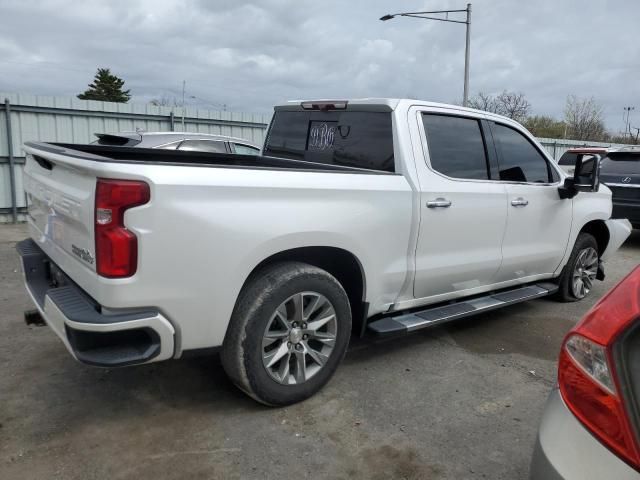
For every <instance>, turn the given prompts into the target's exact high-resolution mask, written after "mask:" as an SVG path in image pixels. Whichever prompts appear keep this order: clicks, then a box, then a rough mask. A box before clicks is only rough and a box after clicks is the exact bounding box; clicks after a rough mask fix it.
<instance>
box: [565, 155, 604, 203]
mask: <svg viewBox="0 0 640 480" xmlns="http://www.w3.org/2000/svg"><path fill="white" fill-rule="evenodd" d="M586 156H588V158H587V159H585V158H584V157H585V154H579V155H578V157H577V159H576V166H575V169H574V171H573V178H566V179H565V180H564V185H563V186H562V187H560V188H559V189H558V190H559V192H560V198H573V197H575V196H576V195H577V194H578V192H597V191H598V189H599V188H600V155H595V154H587V155H586Z"/></svg>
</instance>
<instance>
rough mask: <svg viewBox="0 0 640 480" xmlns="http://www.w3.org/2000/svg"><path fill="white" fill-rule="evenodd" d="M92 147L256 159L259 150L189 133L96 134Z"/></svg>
mask: <svg viewBox="0 0 640 480" xmlns="http://www.w3.org/2000/svg"><path fill="white" fill-rule="evenodd" d="M94 135H95V136H96V137H98V139H97V140H95V141H94V142H92V145H104V146H111V147H136V148H161V149H164V150H182V151H187V152H209V153H236V154H239V155H259V154H260V146H259V145H256V144H255V143H252V142H249V141H247V140H244V139H242V138H236V137H229V136H226V135H212V134H208V133H190V132H120V133H95V134H94Z"/></svg>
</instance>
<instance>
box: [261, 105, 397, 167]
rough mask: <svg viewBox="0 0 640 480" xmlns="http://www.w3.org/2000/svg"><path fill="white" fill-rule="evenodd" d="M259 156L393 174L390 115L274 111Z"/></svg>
mask: <svg viewBox="0 0 640 480" xmlns="http://www.w3.org/2000/svg"><path fill="white" fill-rule="evenodd" d="M263 154H264V155H267V156H272V157H281V158H291V159H295V160H304V161H307V162H313V163H322V164H333V165H343V166H349V167H357V168H365V169H369V170H380V171H385V172H393V171H395V165H394V157H393V132H392V127H391V113H390V112H351V111H341V112H339V111H329V112H318V111H313V112H295V111H286V110H284V111H276V112H275V114H274V118H273V121H272V122H271V127H270V129H269V134H268V137H267V141H266V142H265V147H264V150H263Z"/></svg>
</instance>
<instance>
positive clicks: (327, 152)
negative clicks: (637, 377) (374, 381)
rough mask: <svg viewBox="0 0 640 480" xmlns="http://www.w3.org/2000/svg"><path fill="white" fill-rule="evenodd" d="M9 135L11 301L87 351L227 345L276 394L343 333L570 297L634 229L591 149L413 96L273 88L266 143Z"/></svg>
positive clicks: (239, 375)
mask: <svg viewBox="0 0 640 480" xmlns="http://www.w3.org/2000/svg"><path fill="white" fill-rule="evenodd" d="M24 148H25V150H26V152H27V160H26V167H25V171H24V185H25V189H26V191H27V192H28V198H29V204H30V207H29V228H30V237H31V238H29V239H27V240H25V241H23V242H21V243H19V244H18V247H17V248H18V251H19V254H20V255H21V257H22V262H23V267H24V272H25V280H26V286H27V290H28V292H29V294H30V295H31V297H32V299H33V302H34V303H35V305H36V306H37V311H34V312H32V313H31V314H30V315H27V316H26V319H27V320H30V321H33V320H34V318H38V319H40V317H41V318H43V319H44V320H45V321H46V323H47V324H48V325H50V327H51V328H52V329H53V330H54V331H55V333H56V334H57V335H58V336H59V337H60V338H61V339H62V341H63V342H64V344H65V346H66V347H67V349H68V350H69V352H70V353H71V354H72V355H73V356H74V357H75V358H76V359H78V360H79V361H81V362H84V363H87V364H91V365H97V366H104V367H112V366H122V365H132V364H141V363H148V362H155V361H160V360H167V359H170V358H174V359H175V358H180V357H182V356H184V355H186V354H188V353H194V352H202V351H209V350H212V349H215V348H221V357H222V363H223V365H224V368H225V370H226V372H227V373H228V375H229V376H230V377H231V379H232V380H233V381H234V383H235V384H236V385H238V387H240V388H241V389H242V390H243V391H245V392H246V393H248V394H249V395H251V396H252V397H253V398H255V399H256V400H258V401H260V402H263V403H265V404H269V405H286V404H290V403H293V402H297V401H300V400H303V399H305V398H307V397H309V396H311V395H312V394H314V393H315V392H316V391H318V390H319V389H320V388H321V387H322V386H323V385H324V384H325V383H326V382H327V381H328V380H329V378H330V377H331V376H332V374H333V373H334V372H335V370H336V368H337V366H338V364H339V363H340V361H341V359H342V358H343V356H344V354H345V351H346V349H347V345H348V343H349V338H350V336H351V335H352V334H357V335H360V334H363V333H364V332H366V331H369V332H373V333H376V334H380V335H385V334H399V333H405V332H410V331H413V330H416V329H420V328H424V327H430V326H433V325H438V324H440V323H442V322H446V321H451V320H455V319H458V318H462V317H465V316H469V315H473V314H476V313H479V312H484V311H487V310H491V309H495V308H500V307H504V306H507V305H511V304H513V303H515V302H519V301H523V300H527V299H532V298H536V297H541V296H544V295H550V294H555V295H556V296H557V297H558V298H559V299H561V300H563V301H574V300H579V299H581V298H583V297H584V296H586V295H587V294H588V293H589V291H590V289H591V286H592V283H593V281H594V280H595V279H596V278H600V279H602V278H603V275H604V273H603V267H602V261H604V260H606V259H607V257H609V256H611V255H612V254H613V253H614V252H615V251H616V249H618V247H619V246H620V245H621V244H622V242H623V241H624V240H625V239H626V238H627V236H628V235H629V233H630V231H631V226H630V224H629V222H627V221H626V220H611V219H610V216H611V208H612V207H611V192H610V191H609V189H608V188H607V187H605V186H600V185H598V169H597V168H595V169H594V168H593V165H591V168H589V166H588V165H587V162H585V163H584V164H580V161H579V162H578V165H577V166H576V176H575V178H568V177H567V175H566V174H565V173H564V172H563V171H562V170H561V169H560V168H559V167H558V166H557V164H556V163H555V162H554V161H553V160H552V159H551V158H550V157H549V156H548V155H547V153H545V151H544V149H543V148H542V147H541V146H540V145H539V144H538V142H537V141H536V140H535V139H534V138H533V137H532V136H531V135H530V134H529V133H528V132H527V131H526V130H525V129H524V128H523V127H522V126H521V125H519V124H518V123H516V122H514V121H511V120H509V119H507V118H504V117H501V116H497V115H493V114H489V113H486V112H481V111H477V110H471V109H467V108H462V107H458V106H452V105H443V104H436V103H428V102H422V101H416V100H396V99H364V100H349V101H305V102H290V103H288V104H286V105H282V106H277V107H275V113H274V116H273V120H272V122H271V125H270V127H269V131H268V135H267V139H266V141H265V144H264V147H263V152H262V155H260V156H245V155H229V154H216V153H213V154H211V153H194V152H178V151H171V150H157V149H156V150H147V149H139V148H128V147H109V146H100V145H69V144H47V143H27V144H26V145H25V147H24Z"/></svg>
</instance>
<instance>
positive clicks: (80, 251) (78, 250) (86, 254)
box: [71, 244, 95, 265]
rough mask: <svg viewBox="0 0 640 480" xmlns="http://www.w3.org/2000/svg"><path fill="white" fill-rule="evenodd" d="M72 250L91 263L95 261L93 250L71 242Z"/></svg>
mask: <svg viewBox="0 0 640 480" xmlns="http://www.w3.org/2000/svg"><path fill="white" fill-rule="evenodd" d="M71 251H72V252H73V254H74V255H75V256H76V257H78V258H80V259H81V260H84V261H85V262H87V263H88V264H90V265H93V262H94V261H95V259H94V258H93V255H91V252H90V251H89V250H87V249H86V248H80V247H78V246H76V245H74V244H71Z"/></svg>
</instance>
